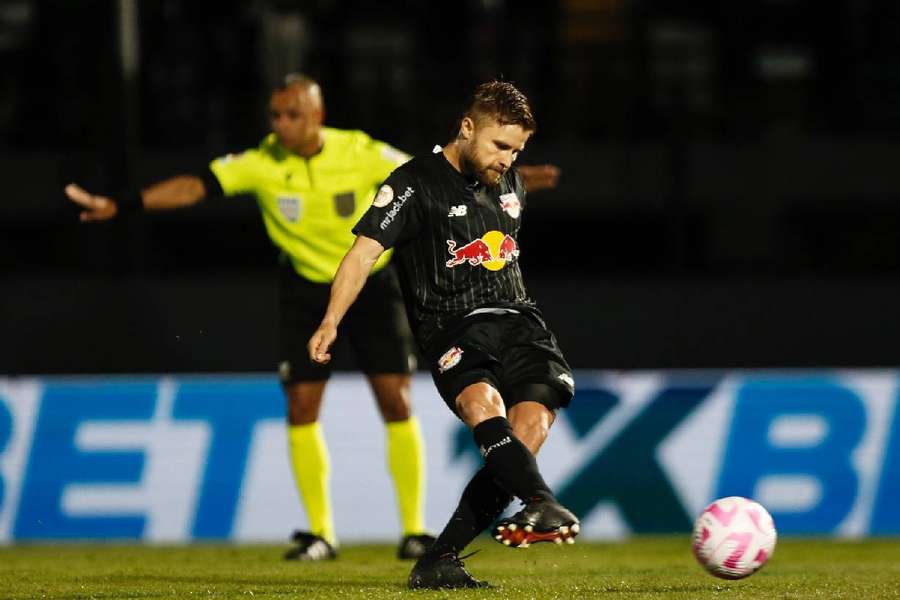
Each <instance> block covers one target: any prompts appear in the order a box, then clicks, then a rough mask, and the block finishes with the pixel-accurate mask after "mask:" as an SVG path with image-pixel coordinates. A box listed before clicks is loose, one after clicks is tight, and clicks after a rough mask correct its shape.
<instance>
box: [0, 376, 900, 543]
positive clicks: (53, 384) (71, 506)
mask: <svg viewBox="0 0 900 600" xmlns="http://www.w3.org/2000/svg"><path fill="white" fill-rule="evenodd" d="M575 375H576V376H577V377H578V379H579V386H580V387H579V391H578V393H577V394H576V397H575V398H574V399H573V410H571V411H566V410H563V411H560V414H559V417H558V419H557V421H558V422H557V424H556V425H555V426H554V430H553V435H551V436H549V438H548V440H547V443H546V444H545V446H544V447H543V448H542V451H541V457H540V464H541V469H542V474H543V475H544V478H545V479H546V480H547V482H548V484H549V485H550V486H551V487H552V488H553V489H554V491H555V492H556V493H557V495H558V496H559V497H560V499H561V501H563V502H570V501H571V502H573V503H574V504H575V505H577V507H578V511H579V517H581V518H582V524H583V533H582V535H584V536H586V537H588V538H609V537H617V536H622V535H625V534H628V533H633V532H639V533H640V532H643V531H647V530H646V529H641V527H642V525H641V521H640V519H641V512H642V511H641V510H637V511H636V510H635V507H634V502H635V500H634V498H633V496H632V495H629V494H631V492H630V491H629V488H628V486H629V485H632V484H634V481H633V480H632V479H630V478H629V477H624V476H623V477H617V476H615V474H614V476H613V477H610V476H609V469H610V468H619V469H621V470H622V472H623V473H626V472H627V473H631V474H634V473H637V471H636V470H635V469H636V467H637V466H638V465H643V466H644V467H645V468H644V469H643V470H642V471H641V472H640V473H639V475H640V477H643V478H644V479H642V480H641V482H640V484H641V486H642V487H644V488H645V489H649V490H651V491H650V492H648V493H647V494H646V495H647V496H648V502H649V501H650V499H651V497H652V502H655V503H657V507H658V505H660V503H668V505H667V510H668V513H669V514H674V515H676V516H677V515H679V514H684V515H688V516H689V517H692V516H693V515H694V514H696V513H698V512H699V511H700V510H701V509H702V508H703V506H704V505H705V504H706V503H708V502H709V501H710V500H711V499H712V498H713V497H714V496H715V495H716V494H718V493H721V492H722V491H723V489H727V487H728V486H735V485H736V486H737V487H738V488H741V486H743V487H745V488H747V489H749V490H750V491H749V492H748V493H749V494H751V495H753V494H755V495H758V496H759V499H760V500H762V501H763V502H764V503H768V504H770V506H769V508H770V509H771V510H772V511H774V512H776V513H778V514H776V515H774V516H775V518H776V521H778V519H779V515H780V518H781V519H782V521H781V522H782V523H784V524H785V525H783V527H786V531H785V533H788V532H791V533H802V532H803V531H815V530H818V531H819V532H820V533H828V534H832V535H842V536H860V535H867V534H870V533H886V532H890V531H892V530H893V528H896V527H898V524H900V520H898V518H897V517H896V515H895V513H894V512H893V511H891V510H888V509H889V508H890V507H891V506H893V504H892V503H893V502H894V496H893V495H892V494H894V490H895V489H896V486H897V485H898V482H897V481H896V479H897V475H896V472H895V471H896V465H895V463H894V462H892V461H895V460H896V458H895V457H893V456H892V455H890V454H888V453H887V450H888V449H892V448H896V444H897V443H898V442H896V441H895V440H896V439H898V438H897V436H898V434H900V415H898V412H897V392H898V382H900V372H898V371H832V372H825V373H821V372H820V373H805V374H804V373H801V374H799V375H798V374H796V373H791V374H790V375H784V374H774V375H772V374H765V373H753V372H740V373H716V374H712V375H711V376H709V378H708V379H706V380H704V381H703V382H701V383H698V382H697V380H695V379H696V378H698V376H696V375H695V374H692V375H691V376H690V378H686V377H685V376H683V375H681V374H678V373H674V374H673V373H651V372H633V373H609V372H597V371H579V372H576V373H575ZM703 377H706V375H704V376H703ZM699 379H702V377H700V378H699ZM685 381H687V383H686V382H685ZM798 389H802V391H803V393H802V394H798V393H797V390H798ZM370 393H371V392H370V391H369V388H368V384H367V382H366V379H365V378H364V377H363V376H362V375H358V374H351V373H342V374H337V375H335V376H334V378H333V380H332V382H331V383H330V384H329V386H328V388H327V389H326V397H325V402H324V405H323V411H322V415H321V417H322V426H323V428H324V429H325V433H326V436H327V437H328V439H329V442H330V445H329V449H330V452H331V457H332V489H333V500H334V515H335V521H336V525H337V534H338V536H339V538H340V539H341V540H342V541H345V542H348V543H349V542H354V541H364V540H365V541H376V540H383V541H393V540H395V539H396V538H397V537H398V536H399V535H400V525H399V523H398V521H397V516H396V512H397V511H396V510H394V506H395V498H394V492H393V488H392V486H391V482H390V479H389V477H387V476H386V474H385V465H384V452H383V449H384V436H383V428H382V427H381V425H380V417H379V416H378V414H377V410H376V409H375V404H374V403H371V402H366V403H356V402H348V401H347V399H356V398H360V397H367V396H368V395H369V394H370ZM592 394H593V396H592ZM773 394H774V395H773ZM779 394H780V395H779ZM412 395H413V397H414V398H415V399H416V414H417V416H418V418H419V421H420V424H421V428H422V432H423V437H424V439H425V440H427V444H428V447H427V457H428V469H429V470H428V472H429V474H430V475H431V476H430V477H429V478H428V490H427V496H426V497H427V503H428V504H427V508H426V517H427V526H428V528H429V529H439V528H440V527H441V526H442V524H443V523H442V520H443V519H445V518H446V515H449V514H451V513H452V511H453V509H454V508H455V505H456V501H457V499H458V497H459V493H460V492H461V490H462V489H463V488H464V486H465V485H466V482H467V481H468V480H469V479H470V478H471V476H472V474H473V473H474V472H475V470H476V469H478V468H479V467H480V465H481V464H482V460H483V459H482V457H481V455H480V454H479V449H478V448H477V446H476V445H475V444H473V443H472V436H471V433H470V432H469V431H468V430H467V429H466V427H465V426H463V425H462V424H461V423H459V421H458V420H457V419H456V417H454V416H453V415H452V413H451V412H450V411H448V410H447V408H446V406H445V405H444V403H443V401H442V400H441V399H440V398H439V396H438V395H437V392H436V391H435V388H434V384H433V382H432V381H431V378H430V377H428V376H427V375H424V374H420V375H417V376H416V377H415V378H414V381H413V389H412ZM673 402H674V403H683V404H673ZM679 405H682V406H685V407H687V408H685V410H683V411H681V412H679V411H678V410H677V409H676V410H674V411H673V406H674V407H677V406H679ZM575 407H577V410H575ZM283 410H284V408H283V398H282V397H281V392H280V389H279V386H278V380H277V377H276V376H275V375H274V374H272V375H267V376H265V377H260V376H253V375H248V376H227V377H203V378H199V377H184V378H181V377H179V378H156V379H148V378H146V377H142V378H135V379H129V378H121V377H115V378H108V379H104V378H96V377H95V378H90V379H87V378H85V379H77V378H75V379H72V378H66V379H57V378H43V379H34V380H18V379H2V378H0V479H2V481H0V542H11V541H17V540H27V539H82V538H85V537H91V536H92V535H102V536H109V537H118V538H121V539H128V538H131V539H139V540H146V541H160V542H162V541H165V542H188V541H191V540H193V539H197V538H204V539H209V538H213V539H215V538H219V539H232V540H243V541H282V540H283V537H284V535H285V531H286V529H285V528H286V527H288V528H291V527H300V528H303V527H304V526H305V523H304V517H303V512H302V510H301V508H300V502H299V498H298V497H297V493H296V490H295V489H294V486H293V481H292V477H291V473H290V469H289V466H288V460H287V446H286V436H285V429H284V421H283V419H284V416H283ZM576 419H577V420H576ZM661 424H662V425H661ZM836 424H837V427H836ZM628 440H640V444H637V443H634V445H633V446H629V445H628V444H629V443H630V442H628ZM504 441H508V440H504ZM502 443H503V441H501V442H499V444H502ZM496 447H498V444H494V445H492V446H490V447H488V448H486V449H485V451H486V452H490V451H491V450H493V449H494V448H496ZM379 448H381V450H378V449H379ZM891 452H896V451H895V450H891ZM798 453H800V454H802V457H803V459H802V460H801V461H799V462H798V461H796V460H795V457H796V456H798ZM109 457H118V460H116V461H115V464H116V465H117V466H116V468H115V469H109V468H107V466H106V465H107V464H108V463H106V459H107V458H109ZM73 459H77V460H73ZM61 460H64V461H68V462H67V463H66V464H68V465H70V466H69V467H68V468H67V469H65V470H60V469H57V468H56V465H57V464H58V462H59V461H61ZM611 465H612V466H611ZM798 465H800V466H799V467H798ZM804 465H805V466H804ZM748 473H749V475H748ZM723 486H724V487H723ZM360 490H365V494H366V498H367V501H369V502H371V503H372V504H373V505H375V506H378V507H380V508H383V510H379V511H376V513H374V515H375V516H373V513H372V512H371V511H368V512H365V513H362V512H361V511H359V510H358V501H359V493H360ZM657 492H658V493H657ZM627 498H630V500H627V502H628V504H627V505H626V504H624V502H626V499H627ZM638 501H639V500H638ZM673 503H674V505H673ZM879 507H880V508H879ZM647 508H648V510H650V509H652V508H653V507H652V506H651V505H649V504H648V507H647ZM876 509H877V510H876ZM96 523H100V524H102V527H101V528H100V529H96V527H97V525H96ZM676 525H677V523H676ZM91 527H94V528H95V529H94V530H92V529H91Z"/></svg>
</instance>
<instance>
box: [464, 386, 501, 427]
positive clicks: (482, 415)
mask: <svg viewBox="0 0 900 600" xmlns="http://www.w3.org/2000/svg"><path fill="white" fill-rule="evenodd" d="M456 412H457V413H458V414H459V417H460V418H461V419H462V420H463V421H464V422H465V423H466V425H468V426H469V427H475V425H478V424H479V423H481V422H482V421H486V420H487V419H490V418H492V417H502V416H506V409H505V408H504V406H503V398H501V397H500V393H499V392H498V391H497V390H496V389H494V387H493V386H491V385H489V384H487V383H484V382H479V383H473V384H472V385H469V386H466V388H465V389H463V391H462V392H460V394H459V396H457V397H456Z"/></svg>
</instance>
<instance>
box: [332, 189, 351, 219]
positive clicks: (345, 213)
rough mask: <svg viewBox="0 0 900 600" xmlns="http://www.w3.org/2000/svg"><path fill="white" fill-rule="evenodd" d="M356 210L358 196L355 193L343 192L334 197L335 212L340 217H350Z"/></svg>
mask: <svg viewBox="0 0 900 600" xmlns="http://www.w3.org/2000/svg"><path fill="white" fill-rule="evenodd" d="M355 209H356V196H355V195H354V194H353V192H342V193H340V194H335V195H334V210H335V211H336V212H337V214H338V216H340V217H349V216H351V215H352V214H353V211H354V210H355Z"/></svg>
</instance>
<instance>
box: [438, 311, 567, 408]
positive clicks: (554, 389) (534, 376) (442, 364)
mask: <svg viewBox="0 0 900 600" xmlns="http://www.w3.org/2000/svg"><path fill="white" fill-rule="evenodd" d="M425 356H426V359H427V360H428V367H429V369H430V370H431V376H432V378H433V379H434V383H435V385H436V386H437V389H438V392H439V393H440V395H441V397H442V398H443V399H444V402H445V403H446V404H447V406H448V407H450V410H452V411H453V412H454V413H456V397H457V396H459V394H460V392H462V391H463V389H465V388H466V387H467V386H469V385H472V384H473V383H478V382H485V383H488V384H490V385H491V386H493V387H494V388H495V389H496V390H497V391H498V392H500V395H501V397H502V398H503V403H504V405H505V406H506V408H507V409H509V408H510V407H512V406H513V405H515V404H518V403H519V402H522V401H525V400H530V401H533V402H540V403H541V404H543V405H544V406H546V407H547V408H549V409H550V410H554V411H555V410H557V409H559V408H562V407H565V406H568V405H569V402H570V401H571V399H572V396H573V394H574V393H575V385H574V380H573V378H572V369H571V368H570V367H569V364H568V363H567V362H566V359H565V358H564V357H563V355H562V351H561V350H560V348H559V344H558V343H557V341H556V337H554V335H553V334H552V333H551V332H550V330H549V329H547V326H546V324H545V323H544V321H543V320H542V319H541V318H540V317H538V316H537V315H535V314H532V313H530V312H516V313H511V312H501V313H499V314H498V313H490V312H487V313H481V314H475V315H471V316H468V317H465V318H463V319H462V321H461V322H460V323H458V324H457V325H455V326H453V327H452V328H451V329H449V330H447V331H446V332H443V333H441V334H439V335H437V336H435V339H434V340H432V341H431V342H429V344H428V348H427V351H426V353H425Z"/></svg>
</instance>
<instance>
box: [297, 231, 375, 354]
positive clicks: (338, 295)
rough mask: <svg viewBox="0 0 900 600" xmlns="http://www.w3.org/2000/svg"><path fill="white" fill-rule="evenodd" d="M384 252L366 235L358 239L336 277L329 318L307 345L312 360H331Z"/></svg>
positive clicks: (325, 319) (348, 252) (326, 317)
mask: <svg viewBox="0 0 900 600" xmlns="http://www.w3.org/2000/svg"><path fill="white" fill-rule="evenodd" d="M383 252H384V246H382V245H381V244H380V243H379V242H377V241H375V240H373V239H372V238H369V237H366V236H364V235H359V236H357V237H356V241H355V242H353V246H351V247H350V250H348V251H347V254H346V255H345V256H344V259H343V260H342V261H341V266H339V267H338V270H337V273H336V274H335V276H334V282H333V283H332V284H331V297H330V299H329V300H328V308H327V309H325V317H324V318H323V319H322V323H321V324H320V325H319V328H318V329H317V330H316V332H315V333H313V335H312V337H311V338H310V339H309V344H307V350H309V358H310V360H312V361H314V362H317V363H322V364H325V363H327V362H328V361H330V360H331V354H329V353H328V350H329V349H330V348H331V345H332V344H333V343H334V340H335V339H336V338H337V327H338V325H339V324H340V322H341V319H343V318H344V315H346V314H347V311H348V310H349V309H350V306H351V305H352V304H353V302H354V301H356V297H357V296H359V292H360V291H361V290H362V289H363V286H364V285H365V284H366V279H367V278H368V277H369V273H371V272H372V267H374V266H375V263H376V262H377V261H378V258H379V257H380V256H381V255H382V253H383Z"/></svg>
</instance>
